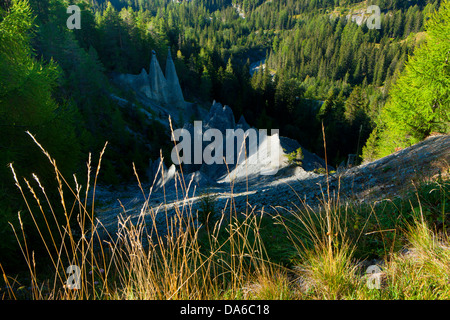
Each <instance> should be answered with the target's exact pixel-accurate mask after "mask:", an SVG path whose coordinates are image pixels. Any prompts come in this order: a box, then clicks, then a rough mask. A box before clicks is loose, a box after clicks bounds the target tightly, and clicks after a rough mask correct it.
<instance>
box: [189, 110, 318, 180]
mask: <svg viewBox="0 0 450 320" xmlns="http://www.w3.org/2000/svg"><path fill="white" fill-rule="evenodd" d="M183 129H185V130H187V131H188V132H189V134H190V137H191V150H192V151H194V150H195V147H196V144H198V143H200V144H201V151H202V154H203V151H204V150H205V148H206V147H207V146H208V145H210V144H211V141H209V140H208V141H204V139H202V138H201V137H203V134H204V133H205V132H206V131H207V130H209V129H217V130H219V131H220V133H221V136H222V146H221V148H222V149H221V151H222V152H223V157H225V158H226V159H227V160H226V161H225V160H224V161H222V162H221V163H216V162H214V163H212V164H207V163H204V162H202V163H195V158H194V154H193V153H194V152H191V158H190V163H186V161H184V164H183V171H184V173H185V174H186V173H188V174H189V173H193V172H201V173H202V174H203V175H205V176H206V177H208V178H209V179H211V180H213V181H217V182H229V181H231V180H235V179H238V180H239V179H241V180H242V179H247V178H249V177H250V178H262V177H261V176H264V175H270V174H271V171H274V174H275V173H276V172H277V171H278V170H279V169H282V168H284V167H287V166H289V164H288V163H287V157H286V155H287V153H290V152H292V151H294V150H297V149H298V148H301V146H300V144H299V143H298V142H297V141H295V140H292V139H289V138H286V137H280V136H279V135H278V134H277V133H274V134H272V132H270V131H266V132H265V133H264V132H262V133H261V132H260V131H259V130H257V129H255V128H251V127H250V126H249V125H248V123H247V122H246V121H245V118H244V117H243V116H241V117H240V119H239V121H238V122H237V123H236V122H235V117H234V114H233V111H232V110H231V108H230V107H228V106H227V105H222V104H221V103H219V102H216V101H214V102H213V104H212V106H211V109H210V111H209V113H208V114H207V115H206V116H205V117H204V118H203V120H202V122H201V127H200V126H199V125H198V123H197V126H195V125H194V124H192V123H186V124H185V125H184V128H183ZM228 129H231V131H230V130H228ZM249 129H252V130H251V132H250V131H247V130H249ZM195 130H197V137H198V136H199V135H201V136H200V138H197V139H196V138H194V137H195V136H196V133H195ZM245 133H248V136H247V138H246V139H245V144H243V143H242V142H243V141H244V140H243V139H240V138H239V137H241V138H242V137H243V136H244V134H245ZM212 141H213V142H214V140H212ZM230 146H232V148H233V150H228V149H227V148H229V147H230ZM243 146H245V148H244V147H243ZM197 147H198V145H197ZM197 150H198V149H197ZM230 154H231V155H232V156H230V157H228V155H230ZM303 155H304V159H303V161H302V163H303V168H304V170H306V171H312V170H314V169H317V168H323V167H325V162H324V161H323V160H322V159H321V158H319V157H318V156H316V155H315V154H313V153H310V152H308V151H307V150H303Z"/></svg>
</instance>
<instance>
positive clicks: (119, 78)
mask: <svg viewBox="0 0 450 320" xmlns="http://www.w3.org/2000/svg"><path fill="white" fill-rule="evenodd" d="M113 80H115V82H116V83H118V84H119V85H120V86H124V87H128V88H129V89H131V90H133V91H134V92H135V93H136V94H137V97H138V98H141V99H140V100H141V102H143V103H144V105H148V102H147V101H146V99H150V100H151V101H152V102H153V103H156V104H158V105H161V106H164V107H166V108H167V110H168V111H169V112H168V113H169V114H171V113H174V112H176V110H184V108H185V106H186V103H185V101H184V97H183V92H182V90H181V86H180V82H179V80H178V76H177V72H176V69H175V64H174V63H173V60H172V55H171V54H170V49H169V51H168V55H167V60H166V69H165V75H164V74H163V72H162V69H161V66H160V65H159V62H158V59H157V57H156V52H155V51H154V50H153V51H152V57H151V60H150V66H149V72H148V73H147V72H146V70H145V69H142V71H141V73H140V74H138V75H134V74H116V75H114V76H113Z"/></svg>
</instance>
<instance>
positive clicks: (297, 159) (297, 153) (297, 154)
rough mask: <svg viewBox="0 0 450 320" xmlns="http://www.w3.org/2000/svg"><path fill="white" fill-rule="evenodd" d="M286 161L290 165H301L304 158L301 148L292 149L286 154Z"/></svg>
mask: <svg viewBox="0 0 450 320" xmlns="http://www.w3.org/2000/svg"><path fill="white" fill-rule="evenodd" d="M286 157H287V160H288V163H289V164H291V165H296V166H301V165H302V160H303V158H304V155H303V151H302V148H298V149H297V150H294V151H292V152H291V153H288V154H287V155H286Z"/></svg>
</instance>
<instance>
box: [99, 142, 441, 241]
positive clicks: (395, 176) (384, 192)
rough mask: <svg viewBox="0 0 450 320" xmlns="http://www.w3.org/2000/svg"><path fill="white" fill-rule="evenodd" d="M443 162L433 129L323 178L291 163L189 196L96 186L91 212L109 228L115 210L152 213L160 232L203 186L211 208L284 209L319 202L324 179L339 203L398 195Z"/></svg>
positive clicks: (190, 206)
mask: <svg viewBox="0 0 450 320" xmlns="http://www.w3.org/2000/svg"><path fill="white" fill-rule="evenodd" d="M449 163H450V135H437V136H431V137H429V138H427V139H426V140H424V141H422V142H420V143H418V144H416V145H413V146H411V147H409V148H406V149H403V150H400V151H398V152H396V153H393V154H391V155H389V156H386V157H384V158H382V159H379V160H376V161H374V162H370V163H367V164H363V165H360V166H357V167H353V168H349V169H346V170H342V171H338V172H335V173H332V174H330V175H329V176H328V178H327V176H326V175H325V174H317V173H314V172H311V171H310V172H307V171H305V170H303V169H302V168H301V167H292V166H291V167H288V168H285V170H282V171H280V172H279V173H278V174H277V175H275V176H272V177H270V176H268V177H266V180H262V179H254V180H252V181H247V180H245V179H243V180H241V181H234V183H222V184H218V185H217V186H214V187H206V188H204V189H203V190H202V189H198V190H189V193H188V194H189V195H190V196H191V195H193V194H194V195H193V196H191V197H190V198H187V197H184V195H185V194H187V193H186V192H185V190H180V189H179V190H178V192H164V191H163V190H160V191H158V192H151V193H150V194H146V195H145V197H144V195H143V194H142V191H141V189H140V188H139V187H138V186H137V184H136V186H134V187H132V186H127V187H126V188H124V189H121V190H116V191H109V190H107V189H105V188H102V187H97V190H96V199H100V201H101V205H97V208H98V209H97V212H96V213H97V217H98V219H99V221H101V223H102V225H103V226H104V227H105V228H106V230H107V231H108V232H109V233H110V234H113V233H115V231H116V230H117V226H118V217H120V216H121V217H124V218H130V219H131V221H137V219H138V218H139V217H140V216H141V217H142V216H144V217H145V219H146V220H149V221H147V225H153V222H152V221H151V220H152V219H153V218H155V220H156V221H155V225H156V226H157V227H158V231H159V232H160V233H161V232H162V233H164V232H165V228H166V226H167V222H168V221H167V220H166V219H167V218H168V219H169V220H170V219H171V217H172V215H173V213H174V212H175V211H174V208H177V209H178V210H180V211H181V212H183V213H185V214H191V213H194V212H197V210H198V208H199V204H200V201H199V200H200V199H201V195H202V193H205V192H208V193H209V194H212V195H213V196H214V197H215V201H214V205H215V208H216V212H217V214H220V213H229V212H230V204H231V203H232V205H233V208H236V212H238V213H241V212H246V211H249V212H250V211H254V212H258V211H259V210H260V209H261V208H262V207H264V211H265V212H272V213H275V212H278V213H285V212H286V210H290V209H293V208H295V206H297V207H300V208H301V207H302V206H303V204H304V205H308V206H311V207H313V208H314V207H315V206H317V205H319V204H320V201H321V200H323V199H324V196H326V194H327V185H329V190H330V196H331V197H337V196H338V195H339V198H340V203H341V204H342V203H345V202H346V201H356V202H369V201H371V202H375V201H382V200H389V199H393V198H395V197H401V196H403V195H405V194H406V193H407V192H408V191H410V190H413V188H414V184H415V182H418V181H423V180H427V179H430V178H433V177H435V176H436V175H439V174H441V175H448V173H449ZM327 181H328V184H327ZM192 189H194V188H192ZM143 190H144V191H145V192H149V190H151V186H150V185H144V186H143ZM146 198H147V199H148V202H146ZM118 199H120V202H119V201H117V200H118ZM231 199H233V202H232V201H230V200H231ZM302 203H303V204H302ZM166 211H167V212H166ZM233 211H234V209H233Z"/></svg>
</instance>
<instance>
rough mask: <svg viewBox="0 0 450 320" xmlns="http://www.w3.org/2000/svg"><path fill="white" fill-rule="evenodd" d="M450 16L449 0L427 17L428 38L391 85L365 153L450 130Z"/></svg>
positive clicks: (380, 152) (384, 150)
mask: <svg viewBox="0 0 450 320" xmlns="http://www.w3.org/2000/svg"><path fill="white" fill-rule="evenodd" d="M449 18H450V4H449V2H448V1H445V2H443V3H442V5H441V7H440V9H439V11H437V12H435V13H433V14H432V15H431V16H430V19H429V20H427V22H426V29H427V38H426V41H425V43H424V44H423V45H422V46H420V47H419V48H417V49H416V50H415V51H414V54H413V55H412V56H410V58H409V60H408V62H407V63H406V66H405V69H404V71H403V72H402V73H401V74H400V76H399V77H398V79H397V81H396V83H395V85H394V87H393V88H392V89H391V92H390V100H389V102H388V103H387V104H386V106H385V107H384V108H383V110H382V112H381V115H380V119H379V120H378V126H377V131H375V132H373V133H372V137H371V140H370V143H371V144H370V145H369V146H366V149H365V157H370V156H371V157H374V156H375V157H382V156H385V155H388V154H390V153H392V152H394V151H395V150H397V149H398V148H404V147H407V146H409V145H411V144H414V143H417V142H418V141H421V140H423V139H424V138H426V137H427V136H428V135H430V134H431V133H432V132H440V133H448V132H449V129H450V126H449V123H450V91H449V87H450V86H449V85H450V69H449V65H448V59H449V52H450V45H449V43H448V38H449V37H450V22H449V21H450V20H449ZM369 154H370V155H369Z"/></svg>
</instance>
